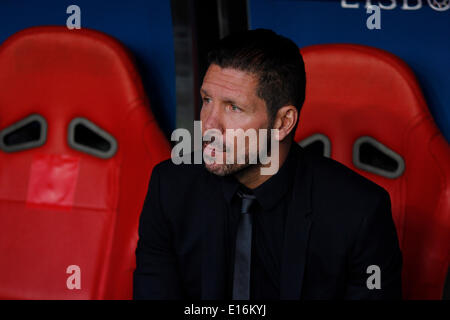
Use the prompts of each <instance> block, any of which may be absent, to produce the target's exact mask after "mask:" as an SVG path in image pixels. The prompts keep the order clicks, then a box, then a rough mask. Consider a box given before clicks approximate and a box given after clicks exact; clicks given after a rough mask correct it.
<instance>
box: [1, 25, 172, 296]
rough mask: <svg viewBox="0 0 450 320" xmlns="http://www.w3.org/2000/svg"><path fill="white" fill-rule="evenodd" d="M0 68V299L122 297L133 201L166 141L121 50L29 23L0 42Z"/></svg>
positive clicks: (93, 35) (136, 206)
mask: <svg viewBox="0 0 450 320" xmlns="http://www.w3.org/2000/svg"><path fill="white" fill-rule="evenodd" d="M0 70H1V71H0V88H1V89H0V129H1V132H0V149H1V150H0V261H1V263H0V298H8V299H104V298H108V299H116V298H117V299H119V298H120V299H126V298H131V297H132V273H133V271H134V268H135V255H134V251H135V248H136V243H137V238H138V235H137V227H138V221H139V215H140V211H141V207H142V205H143V202H144V198H145V195H146V191H147V184H148V181H149V178H150V174H151V170H152V168H153V166H154V165H155V164H157V163H158V162H160V161H162V160H164V159H167V158H169V157H170V145H169V143H168V142H167V140H166V138H165V137H164V135H163V133H162V132H161V130H160V128H159V126H158V125H157V123H156V121H155V119H154V117H153V115H152V113H151V110H150V107H149V103H148V101H147V98H146V95H145V93H144V90H143V87H142V84H141V81H140V77H139V75H138V73H137V71H136V68H135V67H134V65H133V64H132V62H131V59H130V56H129V54H128V53H127V50H126V49H125V48H124V47H123V46H122V45H121V44H119V43H118V42H117V41H116V40H114V39H113V38H112V37H109V36H107V35H105V34H102V33H100V32H97V31H92V30H87V29H81V30H68V29H67V28H65V27H34V28H30V29H26V30H24V31H21V32H19V33H17V34H15V35H13V36H11V37H10V38H9V39H7V40H6V41H5V42H4V43H3V44H2V45H1V46H0ZM78 268H79V269H78ZM74 270H75V271H74ZM77 271H80V273H78V272H77ZM78 276H80V277H78ZM78 280H80V281H78ZM78 285H80V287H79V288H78V287H77V286H78Z"/></svg>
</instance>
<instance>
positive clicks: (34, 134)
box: [3, 121, 41, 146]
mask: <svg viewBox="0 0 450 320" xmlns="http://www.w3.org/2000/svg"><path fill="white" fill-rule="evenodd" d="M40 137H41V124H40V122H39V121H32V122H30V123H28V124H26V125H24V126H23V127H20V128H17V129H16V130H14V131H12V132H10V133H8V134H6V135H5V136H4V137H3V142H4V144H5V146H15V145H20V144H23V143H27V142H32V141H36V140H39V138H40Z"/></svg>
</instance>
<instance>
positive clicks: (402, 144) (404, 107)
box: [295, 44, 450, 299]
mask: <svg viewBox="0 0 450 320" xmlns="http://www.w3.org/2000/svg"><path fill="white" fill-rule="evenodd" d="M301 52H302V54H303V57H304V60H305V66H306V75H307V90H306V101H305V105H304V107H303V109H302V111H301V115H300V124H299V126H298V129H297V132H296V136H295V139H296V141H297V142H300V144H304V145H310V146H312V142H314V141H316V142H317V141H318V140H323V141H324V142H321V143H323V145H322V150H324V149H325V150H326V149H327V148H326V147H324V145H327V143H329V146H330V150H329V151H330V153H331V158H333V159H335V160H337V161H339V162H341V163H343V164H345V165H346V166H348V167H350V168H351V169H353V170H354V171H356V172H358V173H360V174H361V175H363V176H365V177H367V178H369V179H370V180H372V181H374V182H375V183H377V184H379V185H381V186H383V187H384V188H385V189H386V190H388V191H389V193H390V196H391V201H392V212H393V218H394V221H395V224H396V227H397V231H398V236H399V241H400V246H401V249H402V252H403V260H404V261H403V264H404V265H403V279H402V280H403V296H404V298H405V299H440V298H441V297H442V290H443V286H444V281H445V277H446V274H447V270H448V266H449V254H450V185H449V181H450V180H449V178H450V148H449V144H448V143H447V142H446V140H445V139H444V137H443V136H442V135H441V133H440V132H439V130H438V128H437V127H436V125H435V124H434V122H433V119H432V117H431V115H430V113H429V111H428V108H427V104H426V102H425V100H424V97H423V95H422V92H421V89H420V87H419V85H418V83H417V80H416V78H415V77H414V74H413V73H412V71H411V70H410V69H409V67H408V66H407V65H406V64H405V63H404V62H403V61H401V60H400V59H399V58H397V57H396V56H394V55H392V54H390V53H388V52H385V51H382V50H379V49H375V48H371V47H367V46H361V45H350V44H349V45H346V44H335V45H315V46H310V47H305V48H304V49H302V50H301ZM316 134H321V136H318V135H316ZM361 143H362V144H361ZM380 155H381V157H380ZM373 157H374V158H373ZM372 158H373V159H372ZM374 159H375V160H374ZM377 159H378V160H377ZM386 161H387V162H386ZM383 163H384V164H383ZM380 167H381V169H382V170H379V168H380ZM373 169H374V170H373ZM381 272H382V270H381ZM381 276H382V275H381Z"/></svg>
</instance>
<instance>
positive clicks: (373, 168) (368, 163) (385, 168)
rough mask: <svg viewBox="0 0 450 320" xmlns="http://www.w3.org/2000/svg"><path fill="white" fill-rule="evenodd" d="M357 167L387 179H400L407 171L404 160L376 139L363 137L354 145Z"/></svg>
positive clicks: (354, 161) (354, 160) (354, 157)
mask: <svg viewBox="0 0 450 320" xmlns="http://www.w3.org/2000/svg"><path fill="white" fill-rule="evenodd" d="M353 164H354V165H355V167H357V168H359V169H362V170H365V171H368V172H372V173H375V174H378V175H380V176H383V177H387V178H398V177H399V176H401V175H402V174H403V171H404V170H405V162H404V160H403V158H402V157H401V156H400V155H399V154H397V153H396V152H394V151H393V150H391V149H389V148H388V147H386V146H385V145H384V144H382V143H381V142H379V141H377V140H376V139H374V138H372V137H369V136H363V137H360V138H359V139H357V140H356V141H355V143H354V145H353Z"/></svg>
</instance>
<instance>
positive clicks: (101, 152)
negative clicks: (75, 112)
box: [68, 118, 117, 159]
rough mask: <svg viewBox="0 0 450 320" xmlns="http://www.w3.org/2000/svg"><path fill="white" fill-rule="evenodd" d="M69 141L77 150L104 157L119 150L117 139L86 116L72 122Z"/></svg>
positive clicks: (110, 155) (108, 156)
mask: <svg viewBox="0 0 450 320" xmlns="http://www.w3.org/2000/svg"><path fill="white" fill-rule="evenodd" d="M68 143H69V145H70V146H71V147H72V148H73V149H75V150H78V151H82V152H85V153H88V154H90V155H93V156H96V157H99V158H103V159H107V158H110V157H112V156H113V155H114V154H115V153H116V151H117V142H116V139H114V137H113V136H112V135H110V134H109V133H108V132H106V131H104V130H103V129H101V128H100V127H98V126H97V125H95V124H94V123H93V122H91V121H89V120H88V119H85V118H75V119H73V120H72V121H71V122H70V124H69V132H68Z"/></svg>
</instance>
